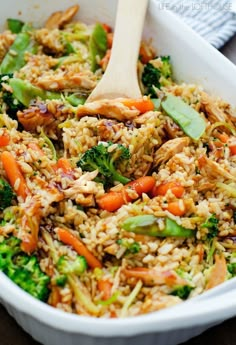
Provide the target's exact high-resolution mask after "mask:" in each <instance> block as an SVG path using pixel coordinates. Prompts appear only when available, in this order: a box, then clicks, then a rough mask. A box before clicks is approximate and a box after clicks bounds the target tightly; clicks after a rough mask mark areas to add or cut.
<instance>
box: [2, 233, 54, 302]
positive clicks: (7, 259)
mask: <svg viewBox="0 0 236 345" xmlns="http://www.w3.org/2000/svg"><path fill="white" fill-rule="evenodd" d="M20 243H21V240H19V239H18V238H16V237H10V238H8V239H5V240H4V241H3V242H1V243H0V270H1V271H3V272H4V273H5V274H6V275H7V276H8V277H9V278H10V279H11V280H12V281H13V282H14V283H16V284H17V285H18V286H20V287H21V288H22V289H23V290H25V291H26V292H28V293H29V294H31V295H32V296H34V297H35V298H37V299H39V300H42V301H46V300H47V298H48V295H49V289H48V284H49V281H50V278H49V277H48V276H47V275H46V274H45V273H43V272H42V271H41V269H40V266H39V263H38V260H37V257H36V256H28V255H26V254H25V253H23V252H22V250H21V248H20Z"/></svg>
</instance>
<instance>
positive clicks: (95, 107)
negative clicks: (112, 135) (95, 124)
mask: <svg viewBox="0 0 236 345" xmlns="http://www.w3.org/2000/svg"><path fill="white" fill-rule="evenodd" d="M99 114H100V115H102V116H105V117H108V118H109V119H116V120H118V121H126V120H132V119H134V118H135V117H136V116H138V115H139V114H140V112H139V110H136V109H129V108H128V107H126V106H125V105H124V104H122V102H121V100H119V99H115V100H107V99H104V100H101V101H95V102H92V103H87V104H85V105H81V106H79V107H78V109H77V116H78V117H82V116H84V115H99Z"/></svg>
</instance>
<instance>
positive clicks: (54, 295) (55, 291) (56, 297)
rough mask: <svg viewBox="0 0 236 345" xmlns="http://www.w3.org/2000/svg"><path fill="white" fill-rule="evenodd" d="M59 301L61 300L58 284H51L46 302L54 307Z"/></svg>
mask: <svg viewBox="0 0 236 345" xmlns="http://www.w3.org/2000/svg"><path fill="white" fill-rule="evenodd" d="M60 302H61V295H60V289H59V288H58V286H52V289H51V294H50V296H49V300H48V304H50V305H51V306H52V307H55V308H56V306H57V304H58V303H60Z"/></svg>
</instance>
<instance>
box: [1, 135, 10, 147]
mask: <svg viewBox="0 0 236 345" xmlns="http://www.w3.org/2000/svg"><path fill="white" fill-rule="evenodd" d="M9 143H10V135H9V134H8V133H7V132H4V133H3V134H2V135H0V147H4V146H7V145H8V144H9Z"/></svg>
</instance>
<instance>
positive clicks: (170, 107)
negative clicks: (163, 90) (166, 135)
mask: <svg viewBox="0 0 236 345" xmlns="http://www.w3.org/2000/svg"><path fill="white" fill-rule="evenodd" d="M161 106H162V108H163V109H164V110H165V112H166V113H167V115H169V116H170V117H171V118H172V119H173V120H174V121H175V122H176V123H177V124H178V125H179V126H180V127H181V128H182V130H183V131H184V133H186V134H187V135H188V136H189V137H190V138H192V139H194V140H198V139H199V138H200V137H201V136H202V135H203V134H204V132H205V129H206V123H205V121H204V119H203V118H202V117H201V115H200V114H199V113H198V112H197V111H196V110H194V109H193V108H192V107H190V106H189V105H188V104H187V103H185V102H184V101H183V100H182V99H180V98H179V97H176V96H173V95H168V96H167V97H166V99H165V100H164V101H162V103H161Z"/></svg>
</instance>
